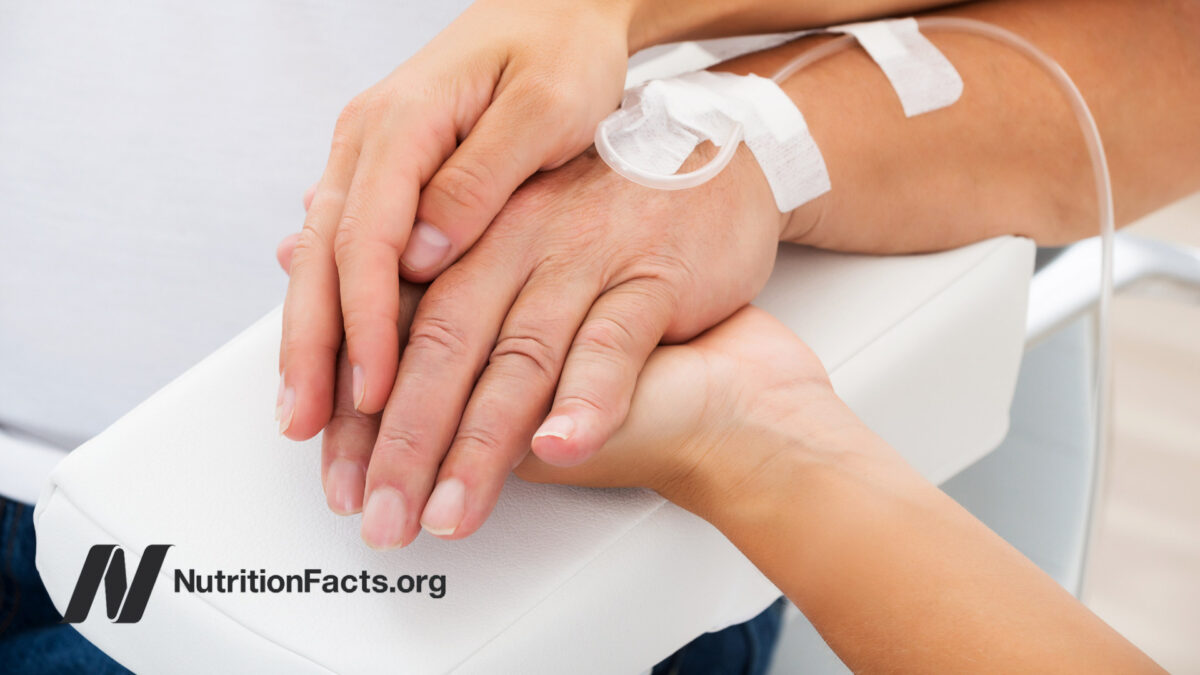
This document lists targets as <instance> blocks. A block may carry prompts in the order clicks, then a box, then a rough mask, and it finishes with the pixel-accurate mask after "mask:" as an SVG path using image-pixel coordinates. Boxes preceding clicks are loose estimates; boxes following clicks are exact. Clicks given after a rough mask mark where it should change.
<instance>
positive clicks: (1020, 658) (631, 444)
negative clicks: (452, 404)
mask: <svg viewBox="0 0 1200 675" xmlns="http://www.w3.org/2000/svg"><path fill="white" fill-rule="evenodd" d="M517 474H518V475H519V476H521V477H522V478H525V479H527V480H534V481H540V482H554V483H571V484H578V485H587V486H594V487H616V486H636V487H648V488H651V489H653V490H656V491H657V492H659V493H660V494H661V495H663V496H664V497H666V498H668V499H670V500H671V501H673V502H675V503H677V504H679V505H680V506H682V507H684V508H686V509H688V510H689V511H692V512H693V513H695V514H697V515H699V516H701V517H702V518H705V519H706V520H709V521H710V522H712V523H713V524H714V525H715V526H716V527H717V528H719V529H720V530H721V531H722V532H723V533H724V534H725V535H726V536H727V537H729V539H730V540H731V541H732V542H733V543H734V544H736V545H737V546H738V547H739V548H740V549H741V550H742V551H743V552H744V553H745V554H746V556H747V557H748V558H750V560H751V561H752V562H754V564H755V565H757V566H758V567H759V569H761V570H762V571H763V572H764V573H765V574H766V575H767V577H768V578H770V579H771V581H772V582H773V583H775V585H776V586H778V587H779V588H780V589H781V590H782V591H783V592H784V593H785V594H786V595H787V596H788V598H789V599H791V600H792V602H794V603H795V604H796V605H797V606H798V607H799V608H800V609H801V610H802V611H803V612H804V614H805V616H806V617H807V618H808V619H809V620H810V621H812V623H813V625H814V626H815V627H816V628H817V630H818V631H820V633H821V635H822V637H824V638H825V640H826V641H827V642H828V643H829V645H830V646H831V647H832V648H833V650H834V651H835V652H836V653H837V655H838V656H839V657H840V658H841V659H842V660H843V661H844V662H845V663H846V665H847V666H849V667H850V669H851V670H853V671H854V672H895V673H927V672H953V673H977V672H996V671H1001V672H1021V673H1041V672H1045V673H1051V672H1087V673H1159V672H1163V671H1162V670H1161V668H1159V667H1158V666H1157V665H1156V664H1155V663H1154V662H1153V661H1152V660H1150V659H1149V658H1148V657H1147V656H1146V655H1145V654H1143V653H1142V652H1140V651H1139V650H1138V649H1137V648H1136V647H1134V646H1133V645H1132V644H1130V643H1129V642H1128V641H1127V640H1125V639H1124V638H1123V637H1121V636H1120V635H1119V634H1118V633H1116V632H1115V631H1114V630H1112V628H1110V627H1109V626H1108V625H1106V624H1105V623H1104V622H1103V621H1102V620H1100V619H1099V618H1098V617H1097V616H1096V615H1094V614H1092V613H1091V612H1090V611H1089V610H1088V609H1087V608H1086V607H1084V606H1083V605H1082V604H1080V603H1079V602H1078V601H1077V600H1075V598H1073V597H1072V596H1071V595H1070V594H1068V593H1067V592H1066V591H1064V590H1063V589H1062V588H1061V587H1060V586H1059V585H1058V584H1057V583H1055V582H1054V580H1053V579H1051V578H1050V577H1049V576H1047V575H1046V574H1045V573H1043V572H1042V571H1041V570H1039V569H1038V568H1037V566H1035V565H1034V564H1033V563H1032V562H1030V561H1029V560H1028V559H1026V558H1025V557H1023V556H1022V555H1021V554H1020V553H1019V552H1017V551H1016V550H1015V549H1013V548H1012V547H1011V546H1009V545H1008V544H1007V543H1006V542H1005V541H1004V540H1003V539H1001V538H1000V537H998V536H996V534H994V533H993V532H991V531H990V530H988V529H987V527H986V526H984V525H983V524H982V523H980V522H979V521H978V520H976V519H975V518H974V517H973V516H971V515H970V514H969V513H967V512H966V511H965V510H964V509H962V508H961V507H960V506H958V504H957V503H955V502H954V501H953V500H951V499H950V498H949V497H947V496H946V495H945V494H944V493H942V492H941V491H940V490H938V489H937V488H936V487H934V486H933V485H932V484H930V483H929V482H927V481H926V480H924V479H923V478H922V477H921V476H920V475H919V474H917V473H916V472H915V471H914V470H913V469H912V468H911V467H910V466H909V465H908V464H906V463H905V462H904V460H903V459H902V458H901V457H900V456H899V454H898V453H896V452H895V451H894V450H893V449H892V448H890V447H888V446H887V444H885V443H884V442H883V441H882V440H881V439H879V438H878V437H877V436H875V435H874V434H872V433H871V432H870V431H869V430H868V429H867V428H866V427H865V426H864V425H863V424H862V423H861V422H860V421H859V420H857V419H856V418H855V417H854V415H853V413H851V411H850V410H849V409H848V408H847V407H846V406H845V404H843V403H842V402H841V401H840V400H838V398H837V396H836V395H834V393H833V388H832V387H831V386H830V383H829V380H828V378H827V377H826V376H825V371H824V369H823V368H822V367H821V364H820V362H819V361H818V360H817V358H816V357H815V356H814V355H813V353H812V352H811V351H809V349H808V348H807V347H806V346H805V345H804V344H803V343H801V342H800V340H799V339H797V338H796V336H795V335H793V334H792V333H791V332H790V331H788V330H787V328H786V327H784V326H783V325H782V324H780V323H779V322H778V321H776V320H775V319H773V318H771V317H770V316H769V315H767V314H766V313H765V312H762V311H761V310H757V309H755V308H747V309H745V310H742V311H740V312H738V313H737V314H735V315H734V316H733V317H731V318H730V319H728V320H727V321H725V322H724V323H722V324H721V325H720V326H718V327H716V328H714V329H713V330H711V331H709V332H707V333H705V334H703V335H702V336H700V337H698V338H697V339H695V340H693V341H692V342H690V343H688V344H687V345H682V346H675V347H662V348H660V349H658V350H657V351H656V352H655V353H654V354H653V356H651V358H650V360H649V361H648V362H647V364H646V368H645V370H644V371H643V374H642V378H641V379H640V380H639V382H638V388H637V393H636V394H635V395H634V401H633V408H632V411H631V414H630V416H629V418H628V419H627V421H626V423H625V425H624V426H622V427H621V429H620V430H619V431H618V432H617V433H616V434H615V435H614V436H613V438H612V439H611V441H610V442H609V443H608V444H607V445H605V446H604V448H603V449H602V450H601V451H600V452H599V453H597V454H596V455H595V456H594V457H593V458H592V459H591V460H589V461H588V462H586V463H584V464H582V465H580V466H577V467H572V468H562V467H555V466H551V465H549V464H546V463H545V462H542V461H541V460H539V459H538V458H537V457H536V456H535V455H530V456H529V457H528V458H527V459H526V460H525V461H524V462H523V463H522V464H521V465H520V466H519V467H517ZM780 505H786V508H780Z"/></svg>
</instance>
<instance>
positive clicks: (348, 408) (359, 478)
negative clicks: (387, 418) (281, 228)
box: [275, 193, 425, 516]
mask: <svg viewBox="0 0 1200 675" xmlns="http://www.w3.org/2000/svg"><path fill="white" fill-rule="evenodd" d="M311 200H312V195H311V193H310V194H307V195H305V198H304V206H305V208H308V204H309V202H310V201H311ZM299 237H300V235H299V234H293V235H289V236H287V237H284V239H283V241H281V242H279V247H278V248H277V249H276V251H275V257H276V258H277V259H278V260H279V266H280V267H282V268H283V271H284V272H287V271H288V270H290V269H291V267H292V254H293V252H294V250H295V247H296V240H297V239H299ZM424 292H425V287H424V286H420V285H417V284H411V283H407V282H404V281H401V282H400V320H399V322H398V323H397V331H398V334H399V337H400V348H401V349H403V348H404V344H405V343H406V342H407V340H408V327H409V324H411V323H412V317H413V313H414V312H415V311H416V308H417V302H418V301H419V300H420V299H421V295H422V294H424ZM282 398H283V394H282V392H281V394H280V400H279V401H277V402H276V404H275V405H276V406H277V407H279V406H281V405H282V403H283V400H282ZM380 417H381V415H380V414H379V413H375V414H367V413H363V412H360V411H359V410H357V409H355V407H354V389H353V385H352V382H351V370H350V361H349V359H348V358H347V356H346V345H345V344H344V343H343V344H342V347H341V349H339V350H338V364H337V382H336V384H335V386H334V389H333V414H332V417H331V418H330V420H329V424H328V425H327V426H326V427H325V435H324V436H322V437H321V485H322V486H323V487H324V490H325V501H326V502H327V503H328V505H329V509H330V510H331V511H333V512H334V513H336V514H338V515H342V516H349V515H352V514H355V513H358V512H359V511H362V501H363V491H364V490H365V488H366V478H367V467H366V464H365V463H364V462H362V461H361V457H360V452H359V449H360V448H364V447H366V448H369V447H371V445H373V444H374V443H375V438H376V436H378V435H379V418H380Z"/></svg>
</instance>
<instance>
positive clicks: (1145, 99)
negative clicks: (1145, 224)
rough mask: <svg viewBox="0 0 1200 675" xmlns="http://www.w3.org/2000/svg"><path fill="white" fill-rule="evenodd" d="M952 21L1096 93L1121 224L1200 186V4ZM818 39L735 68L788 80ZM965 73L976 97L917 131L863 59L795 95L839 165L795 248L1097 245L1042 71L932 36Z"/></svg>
mask: <svg viewBox="0 0 1200 675" xmlns="http://www.w3.org/2000/svg"><path fill="white" fill-rule="evenodd" d="M936 13H937V14H945V15H954V16H966V17H971V18H977V19H982V20H985V21H989V22H991V23H995V24H997V25H999V26H1003V27H1005V28H1008V29H1010V30H1012V31H1014V32H1016V33H1018V34H1020V35H1022V36H1024V37H1026V38H1027V39H1029V40H1030V41H1032V42H1033V43H1034V44H1036V45H1038V46H1039V47H1040V48H1041V49H1043V50H1044V51H1046V52H1047V53H1048V54H1049V55H1050V56H1051V57H1053V58H1054V59H1056V60H1057V61H1058V62H1059V63H1060V64H1061V65H1062V66H1063V67H1064V68H1065V69H1066V71H1067V72H1068V73H1069V74H1070V75H1071V77H1072V78H1073V79H1074V80H1075V82H1076V84H1077V85H1078V86H1079V88H1080V90H1081V91H1082V93H1083V96H1084V98H1085V99H1086V100H1087V102H1088V104H1089V106H1090V107H1091V110H1092V113H1093V114H1094V116H1095V118H1096V121H1097V124H1098V126H1099V128H1100V132H1101V136H1102V137H1103V140H1104V143H1105V147H1106V150H1107V153H1108V159H1109V163H1110V166H1111V170H1112V177H1113V184H1114V191H1115V202H1116V217H1117V223H1118V225H1121V224H1126V223H1129V222H1130V221H1132V220H1134V219H1136V218H1137V217H1139V216H1141V215H1144V214H1146V213H1148V212H1149V211H1151V210H1153V209H1155V208H1158V207H1161V206H1163V205H1165V204H1167V203H1169V202H1171V201H1173V200H1175V199H1178V198H1180V197H1182V196H1184V195H1186V194H1188V193H1189V192H1191V191H1194V190H1195V189H1197V188H1198V187H1200V161H1197V158H1200V124H1196V119H1197V117H1196V115H1197V110H1200V86H1197V83H1196V77H1197V73H1200V4H1197V3H1194V2H1189V1H1187V0H1178V1H1172V2H1156V3H1143V2H1137V1H1136V0H1110V1H1108V2H1095V1H1093V0H1060V1H1058V2H1044V1H1040V0H1003V1H999V2H980V3H973V4H969V5H964V6H960V7H956V8H954V9H952V10H944V11H939V12H936ZM823 39H827V38H809V39H805V40H801V41H799V42H797V43H793V44H791V45H787V46H784V47H780V48H776V49H773V50H770V51H766V52H762V53H759V54H755V55H751V56H748V57H745V58H743V59H740V60H738V61H735V62H732V63H730V64H727V65H726V66H724V67H726V68H729V69H732V70H736V71H741V72H746V71H754V72H758V73H760V74H770V73H773V72H774V71H775V70H776V69H777V68H778V66H779V65H781V64H782V63H784V62H786V61H787V60H789V59H790V58H792V57H793V56H795V55H796V54H797V53H799V52H800V51H801V50H804V49H808V48H811V47H812V46H813V45H814V44H816V43H817V41H819V40H823ZM930 39H931V40H933V41H934V42H935V43H936V44H937V45H938V46H939V47H940V48H941V49H942V50H943V51H944V52H945V54H946V56H947V57H948V58H949V59H950V61H951V62H952V63H954V65H955V67H957V68H958V70H959V72H960V73H961V74H962V77H963V81H964V83H965V89H964V93H963V96H962V99H961V100H960V101H959V102H958V103H956V104H954V105H953V106H950V107H949V108H946V109H943V110H939V111H935V112H933V113H929V114H926V115H921V116H918V117H915V118H912V119H905V118H904V115H903V113H902V111H901V109H900V105H899V103H898V101H897V99H896V97H895V94H894V93H893V91H892V89H891V86H890V85H889V84H888V82H887V80H886V79H885V78H884V77H883V75H882V73H881V72H880V71H879V69H878V67H876V66H875V64H873V63H872V62H871V61H870V60H869V58H868V57H867V56H866V55H865V53H863V52H862V50H859V49H852V50H848V51H846V52H843V53H842V54H839V55H835V56H833V57H830V58H829V59H827V60H825V61H823V62H820V63H817V64H815V65H814V66H813V67H811V68H810V69H808V70H805V71H802V72H801V73H798V74H797V75H795V76H793V77H792V78H791V79H789V81H788V82H787V83H786V84H785V85H784V88H785V90H787V91H788V92H789V93H790V94H791V95H792V96H793V97H794V98H795V99H796V100H797V101H798V105H799V107H800V109H801V110H802V111H803V112H804V115H805V117H806V118H807V120H808V123H809V126H810V127H811V128H812V131H813V135H814V137H815V138H816V141H817V144H818V145H819V146H820V148H821V150H822V153H823V154H824V156H825V159H826V162H827V164H828V166H829V171H830V175H831V178H832V181H833V186H834V187H833V190H832V192H830V193H828V194H826V195H824V196H822V197H820V198H818V199H817V200H814V201H812V202H810V203H808V204H806V205H805V206H803V207H801V208H800V209H798V210H797V211H795V212H794V213H793V214H792V217H791V220H790V222H789V224H788V226H787V228H786V230H785V238H787V239H789V240H791V241H797V242H800V243H805V244H811V245H814V246H820V247H823V248H832V249H841V250H853V251H865V252H877V253H898V252H912V251H925V250H935V249H943V248H949V247H952V246H958V245H961V244H964V243H967V242H971V241H976V240H979V239H983V238H986V237H990V236H995V235H998V234H1010V233H1015V234H1023V235H1026V236H1030V237H1032V238H1034V239H1035V240H1037V241H1038V242H1039V243H1042V244H1049V245H1055V244H1063V243H1067V242H1071V241H1075V240H1078V239H1081V238H1083V237H1086V236H1090V235H1093V234H1096V233H1097V230H1096V227H1097V226H1096V222H1097V221H1096V212H1095V211H1096V209H1095V197H1094V190H1093V188H1092V184H1091V174H1090V169H1089V163H1088V157H1087V153H1086V149H1085V146H1084V143H1083V138H1082V135H1081V133H1080V132H1079V130H1078V127H1077V126H1076V122H1075V119H1074V117H1073V116H1072V114H1071V112H1070V108H1069V107H1068V105H1067V103H1066V100H1065V98H1064V97H1063V95H1062V94H1061V93H1060V92H1059V90H1058V89H1057V88H1056V87H1055V86H1054V85H1053V83H1052V82H1051V80H1050V79H1049V78H1048V77H1047V76H1046V75H1045V74H1044V73H1043V72H1042V71H1041V70H1039V69H1038V68H1037V67H1036V66H1034V65H1033V64H1032V63H1030V62H1029V61H1027V60H1026V59H1025V58H1024V57H1023V56H1021V55H1019V54H1017V53H1015V52H1014V51H1012V50H1011V49H1010V48H1008V47H1006V46H1004V45H1001V44H998V43H994V42H991V41H989V40H987V39H983V38H979V37H974V36H969V35H961V34H953V33H948V32H938V33H931V34H930Z"/></svg>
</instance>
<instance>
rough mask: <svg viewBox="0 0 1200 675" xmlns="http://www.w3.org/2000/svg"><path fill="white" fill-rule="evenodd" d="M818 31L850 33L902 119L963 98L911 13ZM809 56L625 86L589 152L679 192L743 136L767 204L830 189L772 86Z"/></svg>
mask: <svg viewBox="0 0 1200 675" xmlns="http://www.w3.org/2000/svg"><path fill="white" fill-rule="evenodd" d="M820 32H832V33H844V34H846V35H848V36H851V37H852V38H853V39H854V40H857V41H858V43H859V44H860V45H862V46H863V49H864V50H866V52H867V53H868V54H869V55H870V56H871V58H872V60H874V61H875V63H876V64H877V65H879V67H880V69H881V70H883V73H884V75H885V76H886V77H887V78H888V81H889V82H891V84H892V88H893V89H895V91H896V94H897V96H898V97H899V98H900V103H901V105H902V106H903V108H904V114H905V115H906V116H908V117H912V116H914V115H920V114H922V113H926V112H930V111H933V110H938V109H940V108H944V107H946V106H948V105H950V104H952V103H954V102H955V101H957V100H958V98H959V97H960V96H961V95H962V89H963V84H962V78H961V77H959V75H958V71H956V70H955V69H954V66H953V65H951V64H950V61H949V60H947V59H946V57H945V56H944V55H943V54H942V53H941V52H940V51H939V50H938V48H937V47H936V46H934V44H933V43H932V42H930V41H929V40H928V39H927V38H925V36H923V35H921V32H920V30H919V29H918V25H917V22H916V20H915V19H896V20H889V21H877V22H872V23H856V24H847V25H844V26H835V27H833V28H829V29H826V30H825V31H820ZM796 35H801V34H796ZM815 51H820V50H819V49H818V50H815ZM810 62H811V61H804V56H801V57H800V58H799V59H796V60H794V61H792V62H791V63H789V64H787V65H785V66H784V67H783V68H781V69H780V70H779V71H778V72H777V73H776V74H775V75H774V76H773V77H772V78H771V79H767V78H763V77H759V76H757V75H734V74H732V73H719V72H710V71H697V72H693V73H687V74H684V75H680V76H677V77H672V78H667V79H656V80H650V81H649V82H646V83H644V84H642V85H640V86H637V87H633V88H631V89H629V90H627V91H626V92H625V96H624V98H623V99H622V101H621V107H620V109H618V110H617V111H616V112H614V113H612V114H611V115H609V116H608V117H606V118H605V119H604V120H603V121H601V123H600V125H599V126H598V127H597V129H596V138H595V142H596V150H597V151H598V152H599V153H600V156H601V158H602V159H604V161H605V162H606V163H607V164H608V165H609V166H610V167H612V168H613V170H615V171H617V173H620V174H621V175H623V176H625V177H626V178H628V179H630V180H632V181H634V182H636V183H639V184H642V185H645V186H647V187H653V188H658V189H662V190H681V189H685V188H690V187H695V186H697V185H701V184H703V183H705V182H707V181H708V180H711V179H712V178H713V176H715V175H716V174H718V173H720V171H721V170H722V169H723V168H724V167H725V166H726V165H727V164H728V163H729V161H730V160H731V159H732V158H733V153H734V152H735V151H736V150H737V145H738V143H740V142H742V141H745V143H746V147H747V148H748V149H749V150H750V152H751V153H752V154H753V155H754V159H755V161H757V162H758V165H759V167H761V168H762V170H763V174H764V175H765V176H766V179H767V184H768V185H769V186H770V188H771V194H772V195H774V197H775V205H776V207H778V208H779V210H780V211H781V212H784V213H786V212H788V211H792V210H794V209H796V208H797V207H799V206H801V205H802V204H805V203H806V202H809V201H811V200H813V199H815V198H817V197H819V196H821V195H822V194H824V193H826V192H828V191H829V190H830V189H831V187H832V186H831V184H830V180H829V172H828V170H827V169H826V167H825V159H824V158H823V157H822V156H821V151H820V149H819V148H817V144H816V142H815V141H814V140H813V138H812V135H811V134H810V133H809V131H808V125H807V123H805V121H804V116H803V114H801V112H800V110H799V108H797V107H796V105H795V103H793V102H792V100H791V98H790V97H789V96H788V95H787V94H786V93H785V92H784V91H783V90H782V89H781V88H780V87H779V83H780V82H783V81H784V80H786V79H787V78H788V77H791V75H793V74H794V73H795V72H796V71H797V70H799V69H800V68H801V67H803V66H804V65H807V63H810ZM704 141H709V142H711V143H712V144H713V145H716V146H717V147H719V148H720V151H719V152H718V154H717V156H716V157H715V158H714V159H713V160H712V161H711V162H709V163H708V164H706V165H705V166H703V167H701V168H700V169H697V170H696V171H691V172H688V173H683V174H679V173H676V172H677V171H678V170H679V168H680V167H681V166H683V163H684V161H686V160H687V158H688V157H690V156H691V154H692V152H693V151H694V150H695V148H696V146H697V145H699V144H700V143H702V142H704Z"/></svg>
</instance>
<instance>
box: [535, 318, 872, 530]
mask: <svg viewBox="0 0 1200 675" xmlns="http://www.w3.org/2000/svg"><path fill="white" fill-rule="evenodd" d="M800 420H803V421H800ZM798 422H799V423H798ZM860 426H861V423H859V422H858V421H857V419H856V418H855V417H854V415H853V413H851V412H850V410H849V409H848V408H847V407H846V406H845V404H844V403H842V402H841V400H839V399H838V398H837V396H836V395H835V394H834V392H833V387H832V385H831V384H830V383H829V378H828V376H827V375H826V374H825V369H824V367H823V366H822V365H821V362H820V361H819V360H818V359H817V357H816V355H815V354H813V353H812V350H810V349H809V348H808V346H807V345H805V344H804V343H803V342H801V341H800V339H799V338H798V337H796V336H795V334H793V333H792V332H791V331H790V330H788V329H787V327H786V326H784V325H783V324H781V323H780V322H779V321H777V320H776V319H775V318H773V317H772V316H771V315H769V314H767V313H766V312H764V311H762V310H760V309H758V308H755V307H746V308H744V309H742V310H740V311H738V312H737V313H736V314H734V315H733V316H732V317H730V318H729V319H727V320H725V321H724V322H722V323H721V324H720V325H718V326H717V327H715V328H713V329H711V330H709V331H708V332H706V333H704V334H703V335H700V336H699V337H697V338H696V339H694V340H692V341H691V342H688V343H686V344H682V345H677V346H670V347H659V348H658V349H656V350H655V351H654V353H653V354H652V355H651V356H650V359H649V360H648V361H647V362H646V367H645V368H644V369H643V370H642V375H641V377H640V378H639V379H638V383H637V391H636V392H635V393H634V396H633V404H632V406H631V408H630V412H629V416H628V417H627V418H626V420H625V423H624V425H622V426H621V428H620V429H619V430H617V432H616V434H614V435H613V437H612V439H611V440H609V442H608V443H606V444H605V445H604V447H603V448H602V449H601V450H600V451H599V452H597V453H596V454H595V455H594V456H593V457H592V458H591V459H590V460H588V461H587V462H584V463H583V464H580V465H578V466H574V467H556V466H553V465H551V464H547V463H546V462H544V461H542V460H541V459H539V458H538V457H536V456H535V455H529V456H527V457H526V458H525V460H524V461H523V462H522V463H521V464H520V465H519V466H518V467H517V469H516V473H517V475H518V476H520V477H521V478H523V479H525V480H529V481H534V482H539V483H566V484H573V485H585V486H589V487H648V488H650V489H653V490H655V491H656V492H658V493H659V494H661V495H663V496H664V497H666V498H667V499H670V500H671V501H673V502H675V503H677V504H679V505H680V506H683V507H684V508H688V509H690V510H692V511H696V512H704V511H708V510H711V509H713V508H720V504H721V503H723V502H724V501H726V500H728V499H730V498H732V497H731V496H730V495H727V494H714V492H715V491H716V490H717V489H718V487H717V486H720V489H725V488H727V487H728V486H731V485H740V484H751V483H752V482H753V481H752V480H751V476H750V474H752V473H753V472H755V471H763V470H769V468H770V467H771V465H772V459H773V457H772V456H771V455H772V454H773V453H774V452H781V451H785V450H782V448H791V447H794V446H795V444H794V443H764V442H763V440H764V436H765V435H772V436H775V437H777V438H786V439H789V441H794V440H796V439H798V438H800V437H803V435H804V434H809V435H811V436H816V435H820V434H833V433H838V434H842V433H843V432H844V430H845V429H846V428H847V427H850V428H858V427H860ZM806 445H808V446H810V447H822V446H823V445H824V444H823V443H808V444H806ZM759 449H764V452H762V453H760V452H758V451H759ZM714 476H719V477H720V479H719V480H712V477H714ZM701 503H704V504H708V505H710V506H708V507H705V508H702V507H700V504H701Z"/></svg>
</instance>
